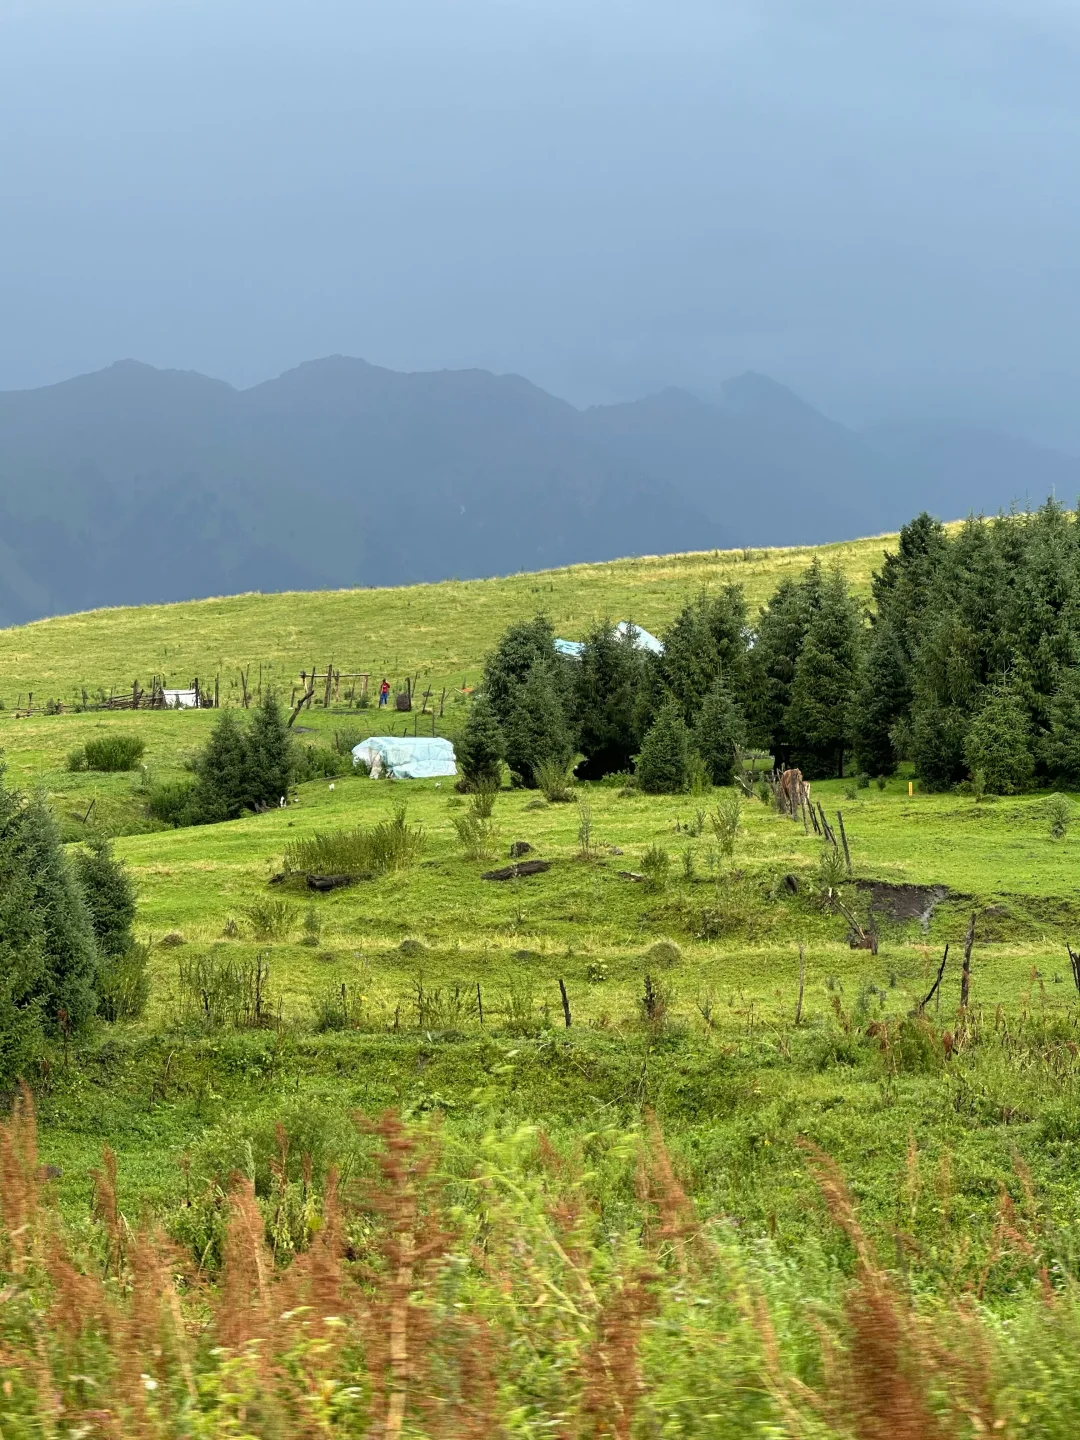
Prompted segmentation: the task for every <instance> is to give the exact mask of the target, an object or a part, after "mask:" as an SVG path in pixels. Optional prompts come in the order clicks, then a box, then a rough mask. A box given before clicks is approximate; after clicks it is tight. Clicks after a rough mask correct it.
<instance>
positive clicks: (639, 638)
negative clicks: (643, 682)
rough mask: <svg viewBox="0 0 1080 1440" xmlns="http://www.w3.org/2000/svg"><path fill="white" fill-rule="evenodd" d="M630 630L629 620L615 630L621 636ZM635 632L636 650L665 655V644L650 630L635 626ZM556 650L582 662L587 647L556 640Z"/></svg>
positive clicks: (573, 641)
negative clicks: (583, 652)
mask: <svg viewBox="0 0 1080 1440" xmlns="http://www.w3.org/2000/svg"><path fill="white" fill-rule="evenodd" d="M630 628H631V627H630V622H629V621H628V620H620V621H619V623H618V625H616V626H615V629H616V630H617V631H618V633H619V634H620V635H627V634H628V633H629V631H630ZM633 630H634V649H635V650H651V651H652V653H653V654H654V655H662V654H663V653H664V642H663V641H662V640H658V639H657V638H656V636H655V635H650V634H649V632H648V630H643V629H642V628H641V626H640V625H635V626H634V627H633ZM555 649H556V650H557V651H558V652H559V654H560V655H569V656H570V658H571V659H572V660H580V659H581V652H582V651H583V650H584V649H585V646H584V645H583V644H582V642H581V641H580V640H556V641H555Z"/></svg>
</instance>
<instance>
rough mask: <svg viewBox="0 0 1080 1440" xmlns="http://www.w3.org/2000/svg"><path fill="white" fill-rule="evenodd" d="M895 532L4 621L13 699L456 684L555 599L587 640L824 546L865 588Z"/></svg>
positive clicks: (777, 572)
mask: <svg viewBox="0 0 1080 1440" xmlns="http://www.w3.org/2000/svg"><path fill="white" fill-rule="evenodd" d="M889 538H890V537H888V536H884V537H877V538H875V539H870V540H857V541H852V542H849V543H845V544H839V545H824V546H818V547H816V548H814V549H788V550H745V551H743V550H725V551H715V550H713V551H702V552H701V553H699V554H691V555H665V556H660V557H655V556H645V557H642V558H640V559H636V560H615V561H612V562H610V563H608V564H597V565H573V566H569V567H567V568H566V569H562V570H547V571H541V572H540V573H538V574H528V575H513V576H508V577H506V578H502V579H494V580H465V581H447V582H444V583H442V584H438V585H412V586H405V587H402V588H400V589H394V590H334V591H321V592H314V593H310V594H308V593H286V594H281V595H238V596H232V597H228V598H226V599H219V600H195V601H191V602H190V603H188V604H182V605H145V606H140V607H130V608H125V609H115V610H93V611H89V612H87V613H86V614H83V615H68V616H62V617H59V618H57V619H53V620H39V621H37V622H35V623H34V624H32V625H23V626H19V627H17V628H16V629H12V630H0V700H3V701H4V703H5V704H7V705H9V706H10V705H13V704H14V703H15V702H16V701H17V700H18V697H19V695H20V694H22V695H23V696H25V695H26V694H27V692H31V691H32V692H34V694H35V695H36V696H38V697H39V699H44V698H46V697H47V696H49V697H51V696H55V697H56V698H59V699H63V700H67V699H70V698H71V697H72V696H74V695H77V694H78V692H79V691H80V690H81V689H82V688H83V687H85V688H86V689H87V690H88V691H90V692H92V693H93V692H96V691H97V690H98V689H99V688H101V687H104V688H105V689H106V690H109V689H111V688H112V687H116V688H117V689H118V690H124V689H128V690H130V688H131V684H132V681H133V680H135V679H139V680H140V682H141V683H142V684H144V685H148V684H149V682H150V679H151V677H152V676H153V675H155V674H157V675H160V676H162V677H164V679H165V681H166V683H173V682H175V683H176V684H177V685H181V684H183V685H186V684H188V683H189V682H190V681H191V680H192V679H193V678H194V677H195V676H198V677H199V679H200V680H201V682H202V683H203V684H204V685H206V684H209V685H212V683H213V679H214V677H215V676H218V675H219V676H220V677H221V683H222V686H223V688H224V692H225V693H226V694H227V695H235V694H236V692H237V691H238V689H239V680H238V672H239V670H240V669H241V668H243V669H245V670H246V669H247V668H248V667H249V666H251V667H253V668H252V676H251V679H252V682H256V681H257V678H258V675H259V670H260V666H261V667H262V674H263V678H264V680H265V681H267V682H268V683H274V684H277V685H279V686H280V687H284V688H285V689H286V690H287V689H288V688H289V687H290V686H291V685H292V684H293V682H294V681H295V680H296V678H297V676H298V674H299V672H300V670H301V669H302V668H303V669H307V670H309V671H310V670H311V668H312V665H313V664H317V665H318V667H319V668H320V669H325V667H326V665H327V663H328V662H329V661H330V660H333V662H334V664H335V666H336V667H337V668H339V669H342V670H369V671H371V672H372V674H373V675H374V676H375V677H376V681H375V683H376V684H378V681H379V679H381V677H382V675H384V674H385V675H388V676H389V677H390V678H391V679H392V680H393V679H398V680H400V679H401V678H402V677H403V676H404V675H405V674H406V673H408V674H416V673H419V675H420V677H421V681H424V682H427V683H430V684H432V685H433V686H438V687H440V688H441V687H442V686H443V685H447V686H454V685H457V686H460V685H461V683H462V681H463V679H464V677H465V676H469V677H470V678H471V679H472V680H475V679H476V676H477V671H478V669H479V666H480V663H481V661H482V659H483V656H484V654H485V652H486V651H487V650H488V648H489V647H490V645H491V643H492V640H493V637H495V636H497V635H499V634H501V633H502V631H503V630H505V629H506V627H507V625H508V624H509V623H510V622H511V621H512V620H516V619H520V618H522V617H529V616H532V615H534V614H535V613H536V611H537V610H538V609H543V610H544V611H545V612H546V613H547V614H548V615H549V616H550V617H551V619H552V621H553V622H554V624H555V625H556V628H557V629H558V631H559V633H560V634H562V635H564V636H565V637H566V638H568V639H576V638H577V637H578V636H579V635H580V634H582V633H583V631H584V630H585V629H586V628H587V627H588V625H589V624H590V623H591V622H592V621H594V620H597V619H602V618H603V617H604V616H608V617H609V618H611V619H612V620H620V619H632V620H634V621H636V622H637V623H638V624H640V625H643V626H644V627H645V628H646V629H647V630H652V631H654V632H656V631H659V630H661V629H663V627H664V626H665V625H666V624H667V623H668V622H669V621H670V620H671V619H672V618H673V617H674V616H675V614H676V613H677V612H678V610H679V609H680V608H681V606H682V605H684V604H685V603H686V601H687V599H688V598H690V597H692V596H693V595H694V594H696V593H697V592H698V591H699V590H700V589H701V588H702V587H703V586H709V587H713V588H717V587H719V586H721V585H725V584H730V583H733V582H738V583H739V584H742V585H744V586H745V588H746V593H747V597H748V599H749V600H750V602H751V605H753V606H756V605H759V604H762V603H763V602H764V601H765V600H767V599H768V597H769V596H770V595H771V594H772V592H773V590H774V589H775V588H776V586H777V584H778V583H779V581H780V580H781V579H782V578H783V576H785V575H789V574H798V573H800V572H801V571H802V570H803V569H805V567H806V566H807V565H808V564H809V562H810V560H811V558H812V557H813V556H814V555H819V556H820V557H821V559H822V561H823V562H824V563H826V564H833V563H835V564H837V565H839V566H840V567H841V569H843V571H844V573H845V574H846V575H847V576H848V578H849V579H850V580H851V582H852V584H853V585H854V586H855V588H856V589H857V590H858V591H859V593H861V594H867V593H868V592H869V587H870V578H871V575H872V573H873V571H874V570H875V569H876V568H878V566H879V565H880V564H881V557H882V555H883V553H884V550H885V548H886V545H887V543H888V540H889Z"/></svg>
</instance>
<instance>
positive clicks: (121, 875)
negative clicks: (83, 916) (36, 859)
mask: <svg viewBox="0 0 1080 1440" xmlns="http://www.w3.org/2000/svg"><path fill="white" fill-rule="evenodd" d="M73 863H74V866H75V874H76V876H77V878H78V881H79V884H80V885H81V886H82V891H83V895H84V896H85V897H86V903H87V906H88V907H89V910H90V919H91V923H92V924H93V927H94V935H95V936H96V938H97V944H98V950H99V951H100V953H101V954H102V955H108V956H119V955H125V954H127V952H128V951H129V950H130V949H131V947H132V945H133V944H134V941H135V936H134V935H133V933H132V928H131V927H132V925H133V924H134V923H135V887H134V885H133V884H132V883H131V876H130V875H129V874H128V871H127V867H126V866H125V865H124V864H123V863H122V861H120V860H117V858H116V856H115V855H114V854H113V850H112V844H111V843H110V841H109V840H107V839H105V838H104V837H101V836H95V837H93V838H92V839H90V840H88V841H87V845H86V849H85V850H82V851H76V853H75V855H74V857H73Z"/></svg>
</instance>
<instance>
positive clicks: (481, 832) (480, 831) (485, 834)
mask: <svg viewBox="0 0 1080 1440" xmlns="http://www.w3.org/2000/svg"><path fill="white" fill-rule="evenodd" d="M450 818H451V823H452V825H453V827H454V829H455V830H456V831H457V837H458V839H459V840H460V841H461V848H462V849H463V850H464V852H465V857H466V859H468V860H487V859H490V857H491V855H492V854H493V853H494V845H495V827H494V825H492V824H491V822H490V821H489V820H482V819H481V818H480V817H479V816H478V815H473V814H466V815H452V816H451V817H450Z"/></svg>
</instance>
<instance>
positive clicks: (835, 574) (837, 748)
mask: <svg viewBox="0 0 1080 1440" xmlns="http://www.w3.org/2000/svg"><path fill="white" fill-rule="evenodd" d="M861 647H862V627H861V622H860V617H859V611H858V607H857V605H856V604H855V602H854V600H853V599H852V597H851V594H850V592H849V590H848V585H847V581H846V580H845V579H844V577H843V575H841V574H840V572H839V571H838V570H834V571H832V572H830V573H829V574H828V575H826V576H825V577H824V579H823V580H822V582H821V586H820V590H819V593H818V596H817V603H816V605H815V606H814V607H813V609H812V611H811V615H810V621H809V624H808V626H807V629H806V634H805V636H804V638H803V642H802V646H801V648H800V650H799V657H798V659H797V661H796V663H795V674H794V678H793V680H792V684H791V700H790V702H789V704H788V708H787V711H786V712H785V715H784V728H785V731H786V734H787V738H788V742H789V744H790V746H791V753H792V757H793V758H794V760H795V763H796V764H797V765H798V767H799V768H800V769H801V770H802V772H803V774H804V775H805V776H807V777H808V778H816V777H819V776H823V775H839V774H842V773H843V762H844V750H845V747H846V746H847V744H848V742H849V740H850V736H851V731H852V715H851V708H852V697H853V695H854V691H855V686H856V683H857V681H858V676H859V667H860V664H861Z"/></svg>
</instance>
